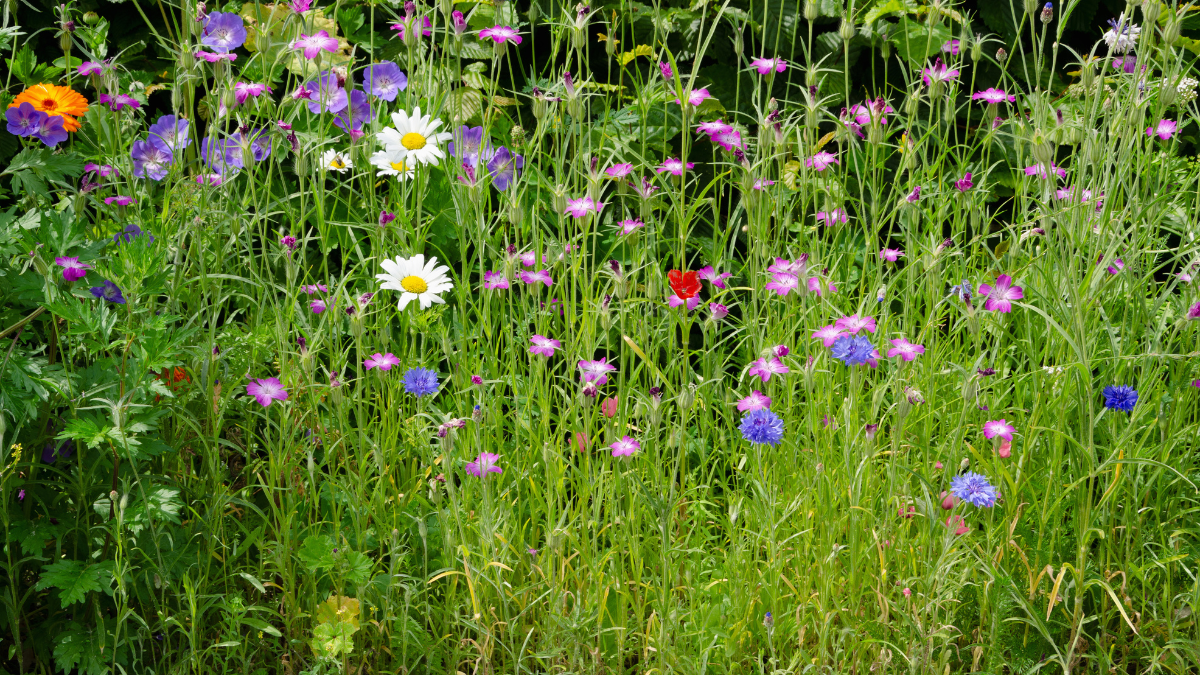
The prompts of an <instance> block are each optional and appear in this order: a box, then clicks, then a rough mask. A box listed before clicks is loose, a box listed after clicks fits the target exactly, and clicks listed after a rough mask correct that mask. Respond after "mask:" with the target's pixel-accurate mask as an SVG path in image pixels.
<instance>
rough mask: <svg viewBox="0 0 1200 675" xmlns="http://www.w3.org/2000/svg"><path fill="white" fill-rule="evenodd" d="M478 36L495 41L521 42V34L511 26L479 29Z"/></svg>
mask: <svg viewBox="0 0 1200 675" xmlns="http://www.w3.org/2000/svg"><path fill="white" fill-rule="evenodd" d="M479 37H480V38H488V39H491V40H493V41H495V42H512V43H514V44H518V45H519V44H521V35H520V33H518V32H517V29H516V28H513V27H511V26H493V27H491V28H484V29H483V30H481V31H479Z"/></svg>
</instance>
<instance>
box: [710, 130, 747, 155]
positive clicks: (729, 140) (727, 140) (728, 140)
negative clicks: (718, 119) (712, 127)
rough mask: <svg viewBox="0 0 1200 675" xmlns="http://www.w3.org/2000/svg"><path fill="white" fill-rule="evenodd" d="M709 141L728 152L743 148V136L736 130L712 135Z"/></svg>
mask: <svg viewBox="0 0 1200 675" xmlns="http://www.w3.org/2000/svg"><path fill="white" fill-rule="evenodd" d="M708 140H710V141H712V142H713V143H716V144H717V145H719V146H721V149H722V150H726V151H728V150H733V149H735V148H741V147H742V134H741V132H739V131H736V130H734V129H730V130H728V131H722V132H720V133H716V134H712V135H711V136H709V137H708Z"/></svg>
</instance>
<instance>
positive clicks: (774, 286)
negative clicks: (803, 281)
mask: <svg viewBox="0 0 1200 675" xmlns="http://www.w3.org/2000/svg"><path fill="white" fill-rule="evenodd" d="M764 288H765V289H766V290H768V291H775V293H776V294H777V295H787V294H788V293H791V292H792V291H795V290H798V289H799V288H800V277H798V276H796V275H795V274H788V273H786V272H779V273H776V274H775V275H773V276H772V277H771V280H770V281H768V282H767V285H766V286H764Z"/></svg>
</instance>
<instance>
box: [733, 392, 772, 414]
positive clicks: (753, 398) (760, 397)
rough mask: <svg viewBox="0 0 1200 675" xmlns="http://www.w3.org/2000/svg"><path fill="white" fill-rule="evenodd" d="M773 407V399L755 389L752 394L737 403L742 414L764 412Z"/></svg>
mask: <svg viewBox="0 0 1200 675" xmlns="http://www.w3.org/2000/svg"><path fill="white" fill-rule="evenodd" d="M770 407H771V397H770V396H767V395H766V394H763V393H762V392H761V391H759V390H757V389H755V390H754V391H752V392H750V395H749V396H747V397H746V398H744V399H742V400H740V401H738V402H737V409H738V410H740V411H741V412H753V411H755V410H763V409H765V408H770Z"/></svg>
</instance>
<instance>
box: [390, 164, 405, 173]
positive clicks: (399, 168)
mask: <svg viewBox="0 0 1200 675" xmlns="http://www.w3.org/2000/svg"><path fill="white" fill-rule="evenodd" d="M407 170H408V167H406V166H404V162H392V171H399V172H400V173H404V172H405V171H407Z"/></svg>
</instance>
